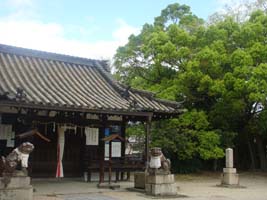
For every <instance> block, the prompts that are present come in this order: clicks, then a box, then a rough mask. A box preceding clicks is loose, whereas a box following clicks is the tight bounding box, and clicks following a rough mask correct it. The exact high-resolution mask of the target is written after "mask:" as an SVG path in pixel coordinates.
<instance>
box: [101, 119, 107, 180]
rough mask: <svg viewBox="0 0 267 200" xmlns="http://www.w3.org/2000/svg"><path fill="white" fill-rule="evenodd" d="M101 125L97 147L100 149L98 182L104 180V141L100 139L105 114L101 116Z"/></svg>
mask: <svg viewBox="0 0 267 200" xmlns="http://www.w3.org/2000/svg"><path fill="white" fill-rule="evenodd" d="M100 120H101V127H100V132H99V133H100V136H99V138H100V140H99V149H100V160H99V184H101V183H103V182H104V175H105V170H104V162H105V142H104V141H103V140H101V139H102V138H104V137H105V128H106V124H107V116H106V115H102V117H101V119H100Z"/></svg>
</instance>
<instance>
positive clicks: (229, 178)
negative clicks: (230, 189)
mask: <svg viewBox="0 0 267 200" xmlns="http://www.w3.org/2000/svg"><path fill="white" fill-rule="evenodd" d="M225 155H226V156H225V165H226V168H223V174H222V183H221V184H222V185H223V186H239V176H238V174H237V173H236V168H234V159H233V149H231V148H228V149H226V151H225Z"/></svg>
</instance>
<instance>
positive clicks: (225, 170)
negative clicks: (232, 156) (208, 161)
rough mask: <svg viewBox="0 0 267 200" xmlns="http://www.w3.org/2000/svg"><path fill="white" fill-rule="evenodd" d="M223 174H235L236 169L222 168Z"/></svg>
mask: <svg viewBox="0 0 267 200" xmlns="http://www.w3.org/2000/svg"><path fill="white" fill-rule="evenodd" d="M223 173H232V174H233V173H236V168H223Z"/></svg>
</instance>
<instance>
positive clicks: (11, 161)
mask: <svg viewBox="0 0 267 200" xmlns="http://www.w3.org/2000/svg"><path fill="white" fill-rule="evenodd" d="M33 149H34V146H33V144H31V143H29V142H24V143H22V144H21V145H20V146H19V147H17V148H16V149H14V150H13V151H12V152H11V153H10V154H9V155H8V156H7V157H6V158H5V157H3V156H2V158H0V176H9V177H12V176H17V175H18V174H20V175H21V174H22V175H24V176H27V168H28V158H29V154H30V153H31V152H32V151H33ZM19 164H20V165H21V170H19V171H17V170H16V168H17V166H18V165H19ZM18 172H20V173H18ZM21 172H22V173H21Z"/></svg>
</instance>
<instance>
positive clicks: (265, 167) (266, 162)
mask: <svg viewBox="0 0 267 200" xmlns="http://www.w3.org/2000/svg"><path fill="white" fill-rule="evenodd" d="M256 143H257V149H258V153H259V159H260V169H261V170H262V171H267V159H266V155H265V151H264V147H263V141H262V137H261V136H260V135H257V137H256Z"/></svg>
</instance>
